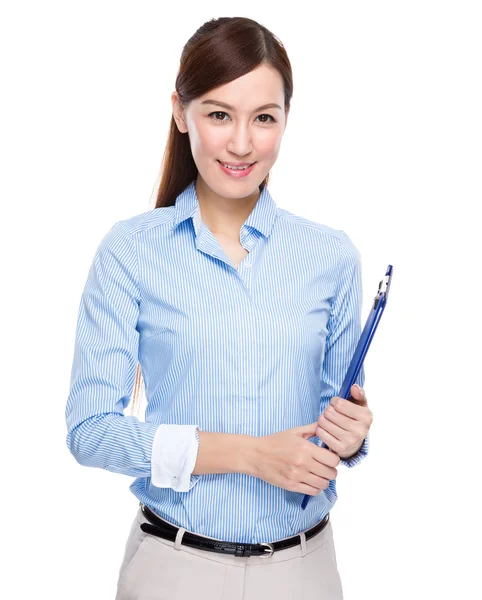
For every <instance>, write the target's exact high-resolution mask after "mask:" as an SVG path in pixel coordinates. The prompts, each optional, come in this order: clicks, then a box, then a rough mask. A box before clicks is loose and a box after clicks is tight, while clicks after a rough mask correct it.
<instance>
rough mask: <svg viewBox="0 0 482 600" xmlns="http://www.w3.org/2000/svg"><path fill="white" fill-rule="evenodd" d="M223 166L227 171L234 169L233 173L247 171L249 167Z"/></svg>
mask: <svg viewBox="0 0 482 600" xmlns="http://www.w3.org/2000/svg"><path fill="white" fill-rule="evenodd" d="M221 164H222V165H223V167H226V169H232V170H233V171H245V170H246V169H247V168H248V167H230V166H229V165H225V164H224V163H221ZM250 166H251V165H250Z"/></svg>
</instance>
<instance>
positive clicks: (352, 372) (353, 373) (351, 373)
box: [301, 265, 393, 510]
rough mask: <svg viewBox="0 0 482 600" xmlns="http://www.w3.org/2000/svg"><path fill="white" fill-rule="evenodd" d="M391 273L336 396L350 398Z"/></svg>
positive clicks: (381, 287)
mask: <svg viewBox="0 0 482 600" xmlns="http://www.w3.org/2000/svg"><path fill="white" fill-rule="evenodd" d="M392 273H393V268H392V265H388V268H387V272H386V273H385V276H384V277H383V279H382V280H381V281H380V283H379V284H378V292H377V295H376V296H375V298H374V302H373V306H372V309H371V311H370V314H369V315H368V319H367V321H366V323H365V327H364V328H363V331H362V334H361V336H360V339H359V340H358V344H357V347H356V350H355V353H354V354H353V358H352V359H351V363H350V366H349V367H348V370H347V372H346V375H345V379H344V380H343V383H342V385H341V388H340V391H339V393H338V396H339V397H340V398H344V399H345V400H350V398H351V395H350V389H351V386H352V385H353V384H354V383H355V380H356V378H357V376H358V373H359V372H360V369H361V367H362V365H363V361H364V360H365V356H366V353H367V352H368V348H369V347H370V344H371V341H372V339H373V336H374V335H375V331H376V329H377V326H378V323H379V321H380V318H381V316H382V313H383V311H384V310H385V306H386V304H387V298H388V292H389V290H390V283H391V279H392ZM319 441H320V440H319V439H318V442H319ZM318 442H317V445H318V446H320V448H327V445H326V444H325V443H324V442H321V445H320V444H319V443H318ZM330 452H332V450H330ZM310 498H311V496H310V495H309V494H305V497H304V498H303V502H302V503H301V508H302V509H303V510H304V509H305V508H306V505H307V504H308V500H309V499H310Z"/></svg>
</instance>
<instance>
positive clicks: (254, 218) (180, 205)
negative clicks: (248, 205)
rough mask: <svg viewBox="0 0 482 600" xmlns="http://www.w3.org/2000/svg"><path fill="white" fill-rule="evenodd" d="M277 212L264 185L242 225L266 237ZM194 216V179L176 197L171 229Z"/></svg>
mask: <svg viewBox="0 0 482 600" xmlns="http://www.w3.org/2000/svg"><path fill="white" fill-rule="evenodd" d="M277 212H278V206H277V204H276V203H275V201H274V200H273V198H272V196H271V194H270V193H269V191H268V188H267V186H264V188H263V190H262V192H261V194H260V196H259V198H258V200H257V202H256V204H255V206H254V208H253V210H252V211H251V214H250V215H249V216H248V218H247V219H246V221H245V222H244V225H247V226H249V227H253V228H254V229H257V230H258V231H259V232H260V233H262V234H263V235H264V236H266V237H268V235H269V234H270V232H271V229H272V228H273V225H274V222H275V219H276V215H277ZM196 216H197V217H198V218H199V217H200V211H199V201H198V197H197V194H196V179H195V180H194V181H192V182H191V183H190V184H189V185H188V186H187V187H186V188H185V189H184V191H182V192H181V193H180V194H179V196H178V197H177V198H176V203H175V210H174V222H173V223H172V225H171V229H174V228H175V227H177V226H178V225H179V224H180V223H182V222H183V221H185V220H186V219H189V218H190V217H193V218H195V217H196Z"/></svg>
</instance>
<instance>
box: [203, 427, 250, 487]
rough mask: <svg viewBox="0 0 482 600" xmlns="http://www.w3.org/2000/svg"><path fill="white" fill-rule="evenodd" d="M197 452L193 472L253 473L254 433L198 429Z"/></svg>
mask: <svg viewBox="0 0 482 600" xmlns="http://www.w3.org/2000/svg"><path fill="white" fill-rule="evenodd" d="M199 438H200V444H199V452H198V455H197V461H196V464H195V467H194V471H193V473H197V474H205V473H246V474H247V475H253V476H254V471H253V468H252V465H253V464H255V462H256V458H255V455H256V452H257V442H258V441H259V438H258V437H257V436H254V435H245V434H237V433H215V432H211V431H199Z"/></svg>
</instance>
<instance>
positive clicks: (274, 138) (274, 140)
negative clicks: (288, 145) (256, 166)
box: [255, 131, 282, 161]
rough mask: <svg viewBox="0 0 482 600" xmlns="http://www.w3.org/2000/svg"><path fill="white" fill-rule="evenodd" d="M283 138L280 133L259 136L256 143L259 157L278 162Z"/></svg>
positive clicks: (274, 132)
mask: <svg viewBox="0 0 482 600" xmlns="http://www.w3.org/2000/svg"><path fill="white" fill-rule="evenodd" d="M281 139H282V136H281V135H280V134H279V132H278V131H273V132H266V133H265V134H264V135H263V136H259V137H258V138H257V140H256V142H255V144H256V149H257V152H258V155H262V156H263V157H264V158H265V159H266V160H272V161H274V160H276V158H277V157H278V154H279V150H280V147H281Z"/></svg>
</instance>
